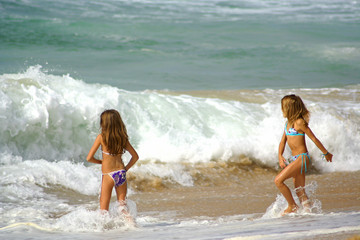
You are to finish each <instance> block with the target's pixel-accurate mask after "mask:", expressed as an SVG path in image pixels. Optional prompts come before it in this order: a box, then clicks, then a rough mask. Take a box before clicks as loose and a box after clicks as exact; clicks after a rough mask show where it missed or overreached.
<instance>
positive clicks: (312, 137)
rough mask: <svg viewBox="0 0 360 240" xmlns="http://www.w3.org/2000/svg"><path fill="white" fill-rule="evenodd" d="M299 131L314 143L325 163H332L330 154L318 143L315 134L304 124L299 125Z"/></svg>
mask: <svg viewBox="0 0 360 240" xmlns="http://www.w3.org/2000/svg"><path fill="white" fill-rule="evenodd" d="M299 129H300V130H301V131H303V132H304V133H305V134H306V135H307V136H308V137H309V138H310V139H311V140H312V141H313V142H314V143H315V145H316V146H317V147H318V148H319V149H320V151H322V153H323V155H324V157H325V159H326V161H328V162H332V157H333V155H332V154H331V153H329V152H328V151H327V150H326V148H325V147H324V145H322V143H321V142H320V140H319V139H317V137H316V136H315V134H314V133H313V132H312V131H311V129H310V128H309V127H308V126H306V125H305V124H300V127H299Z"/></svg>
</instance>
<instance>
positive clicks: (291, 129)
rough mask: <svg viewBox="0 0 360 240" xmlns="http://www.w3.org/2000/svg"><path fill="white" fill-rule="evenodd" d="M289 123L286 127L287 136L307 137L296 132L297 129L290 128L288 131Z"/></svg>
mask: <svg viewBox="0 0 360 240" xmlns="http://www.w3.org/2000/svg"><path fill="white" fill-rule="evenodd" d="M287 124H288V123H287V122H286V125H285V134H286V135H287V136H305V134H304V133H299V132H298V131H296V129H295V128H289V130H287Z"/></svg>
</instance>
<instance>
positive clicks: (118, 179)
mask: <svg viewBox="0 0 360 240" xmlns="http://www.w3.org/2000/svg"><path fill="white" fill-rule="evenodd" d="M102 175H103V176H104V175H109V176H110V177H111V178H112V179H113V180H114V184H115V187H119V186H121V185H123V184H124V183H125V182H126V170H125V169H121V170H116V171H114V172H109V173H103V174H102Z"/></svg>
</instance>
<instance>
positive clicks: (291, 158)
mask: <svg viewBox="0 0 360 240" xmlns="http://www.w3.org/2000/svg"><path fill="white" fill-rule="evenodd" d="M299 156H301V174H302V171H303V166H304V163H305V173H306V172H307V167H306V157H308V158H309V162H310V155H309V153H308V152H306V153H300V154H298V155H295V156H291V157H290V159H289V164H290V163H292V162H294V161H295V160H296V159H298V157H299Z"/></svg>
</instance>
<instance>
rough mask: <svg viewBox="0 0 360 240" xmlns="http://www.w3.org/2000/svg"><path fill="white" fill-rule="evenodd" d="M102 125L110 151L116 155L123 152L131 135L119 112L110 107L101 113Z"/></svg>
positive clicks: (104, 139) (102, 133)
mask: <svg viewBox="0 0 360 240" xmlns="http://www.w3.org/2000/svg"><path fill="white" fill-rule="evenodd" d="M100 127H101V136H102V138H103V141H104V144H105V146H106V148H107V150H108V151H109V153H110V154H114V155H116V154H121V153H123V152H124V149H125V146H126V144H127V142H128V139H129V137H128V135H127V131H126V127H125V124H124V122H123V121H122V119H121V116H120V114H119V112H118V111H116V110H114V109H110V110H105V111H104V112H103V113H101V115H100Z"/></svg>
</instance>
